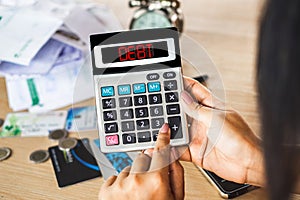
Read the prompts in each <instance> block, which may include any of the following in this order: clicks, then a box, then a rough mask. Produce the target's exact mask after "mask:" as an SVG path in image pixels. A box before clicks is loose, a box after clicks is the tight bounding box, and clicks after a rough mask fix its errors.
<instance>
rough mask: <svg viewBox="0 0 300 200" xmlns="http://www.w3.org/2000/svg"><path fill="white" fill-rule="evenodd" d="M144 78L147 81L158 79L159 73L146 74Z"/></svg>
mask: <svg viewBox="0 0 300 200" xmlns="http://www.w3.org/2000/svg"><path fill="white" fill-rule="evenodd" d="M146 78H147V80H149V81H154V80H158V79H159V74H157V73H152V74H147V77H146Z"/></svg>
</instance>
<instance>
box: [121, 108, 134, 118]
mask: <svg viewBox="0 0 300 200" xmlns="http://www.w3.org/2000/svg"><path fill="white" fill-rule="evenodd" d="M120 116H121V119H132V118H133V109H123V110H120Z"/></svg>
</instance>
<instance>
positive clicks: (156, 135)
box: [152, 130, 159, 141]
mask: <svg viewBox="0 0 300 200" xmlns="http://www.w3.org/2000/svg"><path fill="white" fill-rule="evenodd" d="M158 133H159V131H158V130H156V131H152V138H153V141H156V140H157V137H158Z"/></svg>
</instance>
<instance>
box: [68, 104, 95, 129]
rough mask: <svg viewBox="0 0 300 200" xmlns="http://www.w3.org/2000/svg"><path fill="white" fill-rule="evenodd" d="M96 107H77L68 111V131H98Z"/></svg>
mask: <svg viewBox="0 0 300 200" xmlns="http://www.w3.org/2000/svg"><path fill="white" fill-rule="evenodd" d="M95 109H96V108H95V106H86V107H77V108H71V109H69V110H68V115H67V121H66V130H68V131H71V132H72V131H92V130H97V117H96V110H95Z"/></svg>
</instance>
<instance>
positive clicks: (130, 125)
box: [122, 121, 134, 132]
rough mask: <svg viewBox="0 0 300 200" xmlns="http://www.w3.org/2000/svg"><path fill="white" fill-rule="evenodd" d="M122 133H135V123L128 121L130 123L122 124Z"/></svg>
mask: <svg viewBox="0 0 300 200" xmlns="http://www.w3.org/2000/svg"><path fill="white" fill-rule="evenodd" d="M122 131H123V132H126V131H134V122H133V121H128V122H122Z"/></svg>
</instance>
